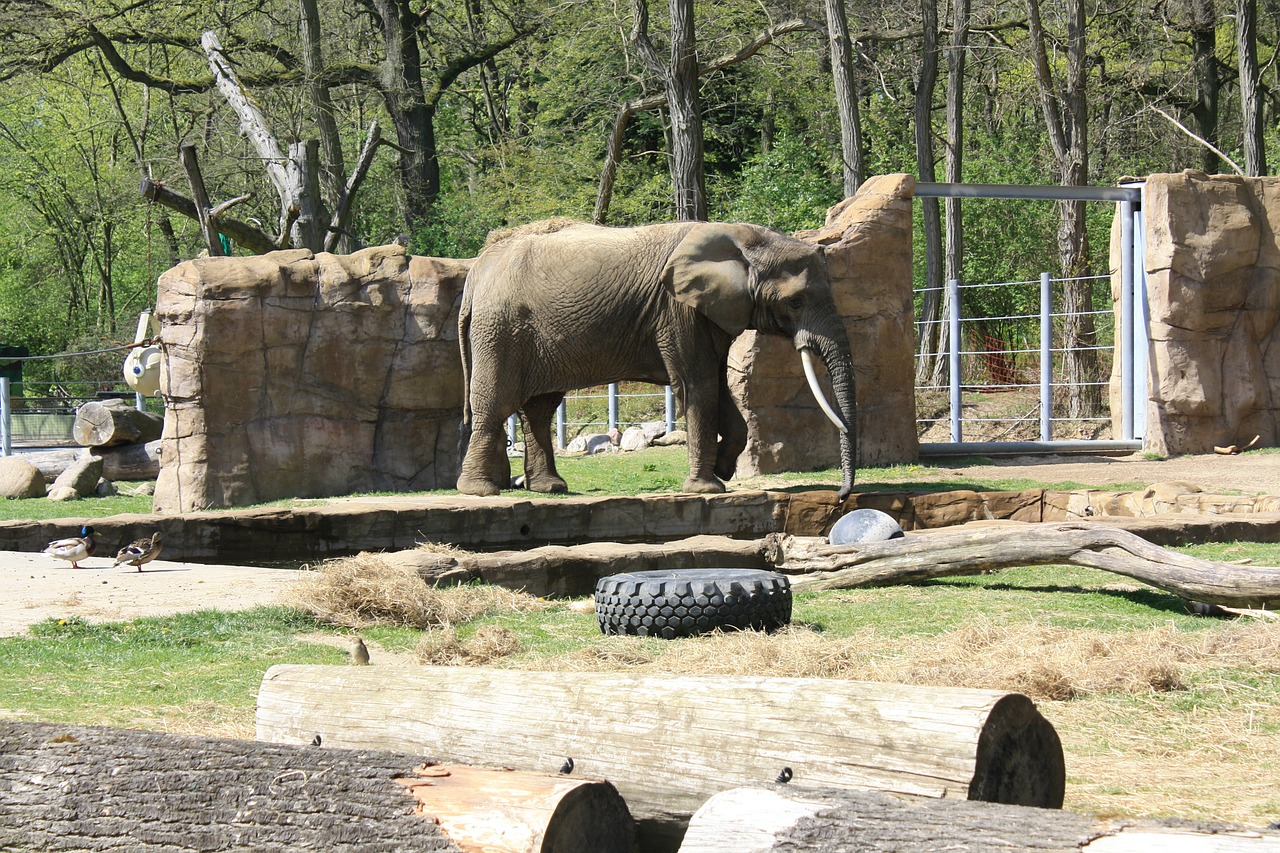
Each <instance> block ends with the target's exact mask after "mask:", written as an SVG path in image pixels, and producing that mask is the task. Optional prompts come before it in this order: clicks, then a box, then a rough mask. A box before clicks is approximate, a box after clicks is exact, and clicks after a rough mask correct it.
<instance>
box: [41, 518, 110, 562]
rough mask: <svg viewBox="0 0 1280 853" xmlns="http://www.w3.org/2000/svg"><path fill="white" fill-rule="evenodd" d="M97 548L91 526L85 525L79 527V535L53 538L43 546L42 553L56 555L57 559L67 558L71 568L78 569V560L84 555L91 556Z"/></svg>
mask: <svg viewBox="0 0 1280 853" xmlns="http://www.w3.org/2000/svg"><path fill="white" fill-rule="evenodd" d="M97 548H98V543H96V542H94V541H93V528H92V527H89V526H87V525H86V526H84V527H81V528H80V535H79V536H71V537H69V538H67V539H55V540H53V541H52V542H50V543H49V544H48V545H46V546H45V549H44V551H43V552H42V553H45V554H48V555H49V556H50V557H57V558H58V559H59V560H69V561H71V568H73V569H78V568H80V561H81V560H83V559H84V558H85V557H92V556H93V552H94V551H95V550H97Z"/></svg>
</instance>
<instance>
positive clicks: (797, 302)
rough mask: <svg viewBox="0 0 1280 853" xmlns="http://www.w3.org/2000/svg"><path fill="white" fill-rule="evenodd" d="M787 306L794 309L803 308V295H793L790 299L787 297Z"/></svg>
mask: <svg viewBox="0 0 1280 853" xmlns="http://www.w3.org/2000/svg"><path fill="white" fill-rule="evenodd" d="M787 307H789V308H794V309H796V310H799V309H800V308H803V307H804V297H803V296H793V297H791V298H790V299H788V300H787Z"/></svg>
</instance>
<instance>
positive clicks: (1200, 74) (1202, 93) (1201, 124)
mask: <svg viewBox="0 0 1280 853" xmlns="http://www.w3.org/2000/svg"><path fill="white" fill-rule="evenodd" d="M1215 18H1216V15H1215V10H1214V0H1192V2H1191V68H1192V73H1193V74H1194V75H1195V78H1196V103H1195V105H1194V106H1193V107H1192V108H1191V114H1192V115H1193V116H1194V117H1195V120H1196V132H1197V133H1199V134H1200V138H1201V139H1203V140H1205V141H1206V142H1209V143H1210V144H1212V145H1217V144H1218V92H1219V89H1220V88H1221V79H1220V77H1219V74H1218V56H1217V52H1218V45H1217V41H1218V36H1217V33H1218V31H1217V27H1216V24H1217V21H1216V20H1215ZM1201 167H1202V168H1203V169H1204V170H1205V171H1206V172H1208V173H1209V174H1210V175H1212V174H1215V173H1216V172H1217V171H1218V170H1219V169H1220V168H1221V160H1220V159H1219V157H1218V153H1217V152H1216V151H1214V150H1213V149H1212V148H1210V147H1208V146H1202V147H1201Z"/></svg>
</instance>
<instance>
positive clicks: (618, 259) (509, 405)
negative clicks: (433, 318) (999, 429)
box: [457, 220, 856, 501]
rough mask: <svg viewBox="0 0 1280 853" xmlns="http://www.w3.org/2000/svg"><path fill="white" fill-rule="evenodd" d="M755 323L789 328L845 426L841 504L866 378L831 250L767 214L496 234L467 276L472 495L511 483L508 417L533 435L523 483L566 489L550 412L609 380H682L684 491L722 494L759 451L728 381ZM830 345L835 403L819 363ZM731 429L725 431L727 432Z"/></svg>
mask: <svg viewBox="0 0 1280 853" xmlns="http://www.w3.org/2000/svg"><path fill="white" fill-rule="evenodd" d="M746 329H756V330H759V331H760V332H763V333H766V334H772V335H784V336H787V337H789V338H791V340H792V341H793V342H794V344H795V347H796V349H798V350H799V351H800V356H801V360H802V361H803V364H804V368H805V375H806V377H807V378H808V381H809V385H810V387H811V388H812V389H813V392H814V395H815V397H816V398H817V400H818V402H819V405H820V406H821V408H822V410H823V411H824V412H825V413H826V414H827V416H828V417H829V418H830V419H831V421H832V422H833V423H834V424H835V425H836V428H837V429H838V430H839V434H840V462H841V468H842V472H843V482H842V484H841V486H840V491H839V497H840V500H842V501H843V500H844V498H846V497H848V495H849V494H850V492H851V491H852V489H853V477H854V467H855V465H854V457H855V451H856V442H855V434H854V413H855V399H854V396H855V395H854V378H853V360H852V356H851V349H850V345H849V340H848V337H847V335H846V333H845V328H844V323H843V322H842V320H841V319H840V317H839V315H838V314H837V312H836V307H835V302H834V299H833V296H832V291H831V283H830V281H829V280H828V277H827V269H826V260H825V257H824V255H823V252H822V249H821V248H820V247H817V246H814V245H811V244H809V243H805V242H803V241H801V240H798V239H795V238H793V237H789V236H786V235H784V234H781V233H779V232H776V231H773V230H770V229H768V228H764V227H761V226H758V225H747V224H730V223H709V222H670V223H662V224H657V225H646V226H639V227H633V228H610V227H605V226H599V225H592V224H588V223H583V222H575V221H572V220H548V221H546V222H541V223H533V224H532V225H526V226H524V227H522V228H517V229H514V230H512V231H508V232H495V234H494V235H491V237H490V239H489V242H488V244H487V245H486V247H485V248H484V249H483V250H482V251H481V253H480V255H479V257H478V258H476V260H475V262H474V264H473V265H472V267H471V269H470V271H469V272H468V275H467V279H466V284H465V285H464V288H463V295H462V302H461V306H460V308H459V315H458V340H459V345H460V347H461V350H462V366H463V383H464V403H463V423H462V437H461V444H462V445H463V446H464V447H465V453H464V456H463V461H462V467H461V472H460V474H459V477H458V482H457V487H458V491H459V492H462V493H464V494H472V495H496V494H498V492H499V491H500V490H501V489H504V488H507V487H508V486H509V484H510V478H511V470H510V463H509V461H508V459H507V454H506V431H505V422H506V420H507V419H508V418H509V417H510V416H511V415H512V414H515V413H519V415H520V419H521V422H522V424H523V426H524V435H525V482H524V487H525V488H527V489H530V490H533V491H537V492H545V493H553V492H564V491H567V490H568V486H567V484H566V483H565V481H564V479H562V478H561V477H560V475H559V474H558V472H557V471H556V465H555V454H554V448H553V446H552V443H551V421H552V417H553V416H554V413H555V410H556V408H557V407H558V406H559V405H560V401H561V400H562V399H564V396H565V393H566V392H567V391H571V390H574V389H577V388H586V387H590V386H594V385H602V384H605V383H609V382H619V381H641V382H652V383H655V384H660V385H665V384H670V385H671V386H672V388H673V391H674V393H675V396H676V398H677V400H678V403H679V405H680V407H681V409H682V411H683V412H684V417H685V421H686V424H687V432H688V454H689V476H688V478H687V479H686V480H685V482H684V491H686V492H694V493H717V492H723V491H724V490H725V485H724V481H725V480H727V479H729V478H730V477H732V476H733V473H734V470H735V468H736V466H737V459H738V455H739V454H740V453H741V452H742V451H743V449H744V448H745V447H746V442H747V424H746V419H745V418H744V417H743V414H742V412H741V411H739V409H738V406H737V404H736V403H735V401H734V399H733V397H732V395H731V394H730V391H729V385H728V380H727V366H728V356H729V345H730V343H732V341H733V339H734V338H735V337H737V336H738V334H740V333H741V332H742V331H744V330H746ZM814 351H816V352H817V354H818V356H819V357H820V358H821V359H822V361H823V363H824V364H825V366H826V368H827V372H828V374H829V375H830V377H831V387H832V390H833V391H834V396H835V400H836V405H835V407H834V408H833V407H832V405H831V404H830V403H829V402H828V401H827V399H826V398H825V396H824V395H823V393H822V391H821V389H820V387H819V385H818V382H817V378H816V375H815V372H814V368H813V358H812V353H813V352H814ZM717 436H718V437H719V440H718V441H717Z"/></svg>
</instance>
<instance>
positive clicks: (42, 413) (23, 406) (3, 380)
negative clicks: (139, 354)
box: [0, 376, 146, 456]
mask: <svg viewBox="0 0 1280 853" xmlns="http://www.w3.org/2000/svg"><path fill="white" fill-rule="evenodd" d="M32 386H35V387H34V388H33V387H32ZM33 390H38V391H39V392H40V393H39V394H32V393H31V392H32V391H33ZM110 398H116V399H123V400H129V401H131V402H132V403H133V404H134V405H135V406H137V408H138V409H139V410H143V409H145V407H146V398H145V397H142V396H141V395H140V394H138V393H136V392H135V391H133V390H132V389H130V388H129V387H128V385H127V384H126V383H125V382H123V381H120V382H116V381H98V382H94V381H86V382H55V383H49V382H26V383H23V382H12V381H11V380H10V379H9V378H8V377H7V376H0V456H12V455H13V453H14V447H15V446H18V447H20V446H24V445H25V446H29V447H58V446H66V445H74V444H75V440H74V439H73V438H72V435H71V428H72V426H73V425H74V423H75V417H76V410H77V409H78V408H80V406H82V405H84V404H85V403H88V402H93V401H101V400H104V399H110Z"/></svg>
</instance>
